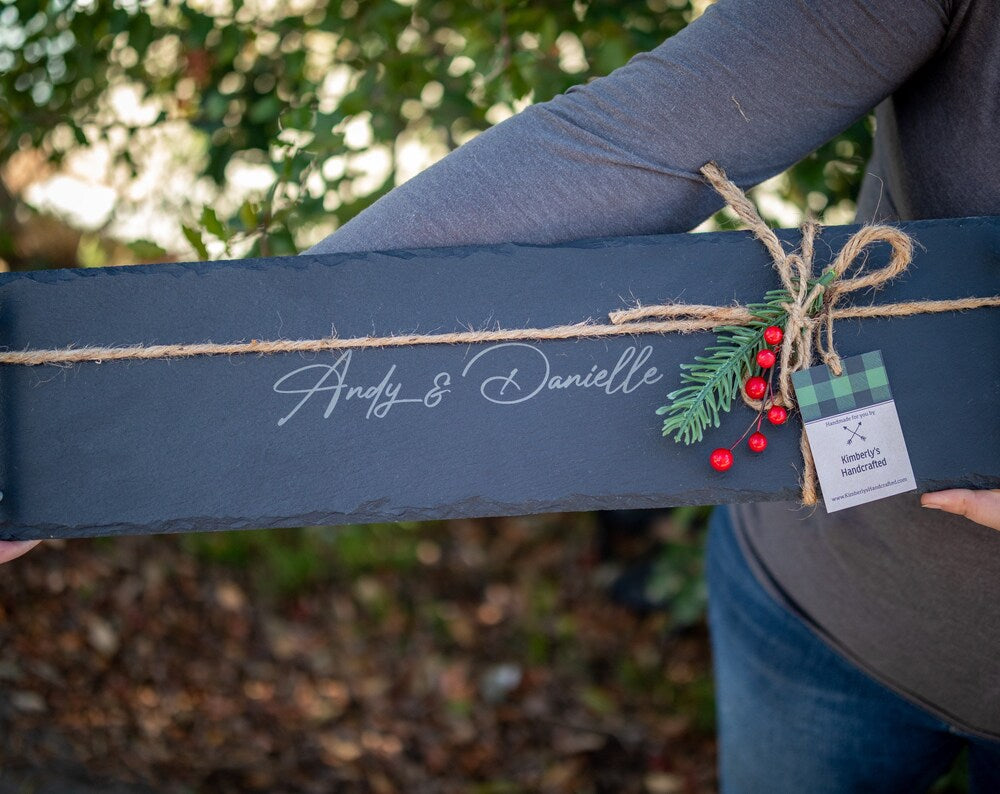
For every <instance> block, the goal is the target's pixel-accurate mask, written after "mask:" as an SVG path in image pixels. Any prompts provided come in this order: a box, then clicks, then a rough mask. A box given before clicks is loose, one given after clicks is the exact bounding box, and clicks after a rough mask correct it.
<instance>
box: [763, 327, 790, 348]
mask: <svg viewBox="0 0 1000 794" xmlns="http://www.w3.org/2000/svg"><path fill="white" fill-rule="evenodd" d="M784 336H785V332H784V331H782V330H781V329H780V328H779V327H778V326H776V325H769V326H767V328H765V329H764V341H765V342H767V343H768V344H769V345H780V344H781V340H782V338H783V337H784Z"/></svg>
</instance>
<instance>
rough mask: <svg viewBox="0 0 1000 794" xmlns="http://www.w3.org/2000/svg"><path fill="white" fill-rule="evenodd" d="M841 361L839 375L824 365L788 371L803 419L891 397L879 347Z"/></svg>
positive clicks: (818, 417)
mask: <svg viewBox="0 0 1000 794" xmlns="http://www.w3.org/2000/svg"><path fill="white" fill-rule="evenodd" d="M842 364H843V368H844V369H843V374H841V375H837V376H835V375H833V374H832V373H831V372H830V370H829V369H828V368H827V366H826V365H825V364H821V365H820V366H818V367H812V368H811V369H806V370H802V371H801V372H795V373H793V374H792V385H793V386H794V387H795V398H796V400H797V401H798V403H799V411H800V412H801V413H802V420H803V421H804V422H813V421H815V420H817V419H824V418H826V417H829V416H835V415H836V414H842V413H844V412H845V411H852V410H854V409H856V408H864V407H865V406H868V405H875V404H876V403H882V402H886V401H887V400H891V399H892V392H891V391H890V390H889V378H888V377H887V376H886V373H885V364H884V363H883V362H882V351H881V350H873V351H872V352H871V353H863V354H861V355H860V356H851V357H850V358H845V359H844V360H843V362H842Z"/></svg>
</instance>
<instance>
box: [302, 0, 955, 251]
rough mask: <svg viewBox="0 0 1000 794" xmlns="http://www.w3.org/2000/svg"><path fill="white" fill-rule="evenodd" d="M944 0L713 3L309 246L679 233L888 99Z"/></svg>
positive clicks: (935, 40)
mask: <svg viewBox="0 0 1000 794" xmlns="http://www.w3.org/2000/svg"><path fill="white" fill-rule="evenodd" d="M946 5H948V4H947V3H946V0H906V1H905V2H904V1H903V0H868V1H867V2H865V1H864V0H720V2H718V3H717V4H715V5H714V6H711V7H710V8H709V9H708V10H707V11H706V12H705V14H704V15H703V16H702V17H701V18H700V19H698V20H696V21H695V22H693V23H692V24H691V25H689V26H688V27H687V28H685V29H684V30H682V31H681V32H680V33H678V34H677V35H676V36H673V37H672V38H670V39H668V40H667V41H666V42H665V43H664V44H662V45H661V46H659V47H657V48H656V49H655V50H653V51H651V52H648V53H643V54H641V55H638V56H636V57H635V58H633V59H632V60H631V61H630V62H629V63H628V64H627V65H626V66H624V67H622V68H621V69H618V70H616V71H615V72H613V73H612V74H611V75H609V76H608V77H605V78H601V79H598V80H595V81H593V82H591V83H589V84H587V85H583V86H578V87H576V88H573V89H570V90H569V91H568V92H567V93H565V94H563V95H561V96H558V97H556V98H555V99H553V100H552V101H550V102H545V103H542V104H538V105H535V106H532V107H529V108H528V109H526V110H525V111H523V112H522V113H520V114H518V115H517V116H514V117H513V118H511V119H509V120H507V121H505V122H503V123H501V124H499V125H497V126H496V127H493V128H491V129H490V130H487V131H486V132H484V133H483V134H481V135H480V136H478V137H477V138H475V139H474V140H472V141H470V142H469V143H467V144H465V145H464V146H462V147H460V148H459V149H457V150H456V151H455V152H453V153H451V154H450V155H449V156H447V157H445V158H444V159H443V160H442V161H440V162H438V163H437V164H435V165H434V166H432V167H431V168H429V169H428V170H426V171H424V172H423V173H421V174H419V175H417V176H416V177H414V178H413V179H412V180H410V181H409V182H407V183H406V184H404V185H402V186H401V187H399V188H397V189H396V190H394V191H392V192H391V193H389V194H388V195H387V196H385V197H383V198H382V199H381V200H379V201H378V202H376V203H375V204H374V205H372V206H371V207H370V208H368V209H367V210H366V211H365V212H363V213H361V214H360V215H359V216H358V217H356V218H354V219H353V220H351V221H350V222H348V223H347V224H345V225H344V226H343V227H342V228H341V229H339V230H338V231H337V232H335V233H334V234H333V235H331V236H330V237H328V238H327V239H326V240H324V241H322V242H321V243H319V244H318V245H317V246H315V247H314V248H313V249H312V250H311V251H310V253H321V252H334V251H361V250H368V251H370V250H385V249H391V248H402V247H425V246H446V245H459V244H469V243H501V242H529V243H552V242H559V241H565V240H570V239H581V238H587V237H599V236H615V235H630V234H648V233H661V232H679V231H686V230H688V229H690V228H692V227H693V226H695V225H696V224H697V223H699V222H700V221H701V220H703V219H704V218H706V217H707V216H709V215H710V214H711V213H712V212H714V211H715V210H717V209H718V208H719V207H720V206H721V202H720V200H719V199H718V198H717V197H716V195H715V194H714V193H713V192H712V191H711V190H710V189H709V188H707V187H706V186H705V184H704V183H703V181H702V179H701V177H700V175H699V173H698V169H699V168H700V167H701V166H702V165H703V164H704V163H706V162H707V161H709V160H715V161H716V162H718V163H719V164H720V165H722V166H723V167H724V168H725V169H726V171H727V173H728V174H729V176H730V178H732V179H733V180H734V181H735V182H736V183H737V184H739V185H740V186H741V187H744V188H746V187H749V186H751V185H753V184H756V183H759V182H761V181H763V180H765V179H767V178H768V177H770V176H772V175H774V174H777V173H779V172H781V171H782V170H784V169H785V168H787V167H788V166H790V165H792V164H793V163H795V162H796V161H797V160H799V159H801V158H802V157H803V156H805V155H806V154H808V153H809V152H810V151H812V150H813V149H815V148H816V147H817V146H819V145H820V144H822V143H823V142H825V141H826V140H828V139H829V138H831V137H832V136H834V135H835V134H837V133H838V132H840V131H842V130H843V129H845V128H846V127H848V126H849V125H850V124H851V123H853V122H854V121H855V120H856V119H857V118H859V117H860V116H862V115H864V114H865V113H866V112H868V111H869V110H870V109H871V108H872V107H874V106H875V105H876V104H877V103H878V102H880V101H881V100H882V99H884V98H885V97H887V96H888V95H889V94H891V93H892V92H893V91H894V90H895V89H896V88H897V87H899V86H900V85H901V84H902V83H903V82H905V81H906V79H907V78H908V77H909V76H911V75H912V74H913V73H914V72H915V71H916V70H917V69H918V68H919V67H920V66H921V65H922V64H924V63H925V62H926V61H927V60H928V59H929V58H930V57H931V56H932V55H933V54H934V53H935V51H936V50H937V49H938V47H939V46H940V45H941V43H942V41H943V40H944V37H945V34H946V31H947V27H948V21H949V20H948V16H947V13H946V11H945V6H946Z"/></svg>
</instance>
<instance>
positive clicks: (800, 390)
mask: <svg viewBox="0 0 1000 794" xmlns="http://www.w3.org/2000/svg"><path fill="white" fill-rule="evenodd" d="M792 385H793V386H794V387H795V397H796V399H797V401H798V404H799V410H800V411H801V413H802V421H803V422H804V423H805V429H806V436H807V437H808V439H809V446H810V448H811V449H812V453H813V458H814V459H815V461H816V474H817V475H818V476H819V484H820V488H821V489H822V491H823V500H824V502H825V503H826V510H827V512H829V513H832V512H834V511H836V510H843V509H844V508H847V507H854V506H855V505H860V504H864V503H865V502H874V501H875V500H876V499H884V498H885V497H887V496H894V495H895V494H899V493H904V492H905V491H912V490H914V489H915V488H916V487H917V486H916V482H915V481H914V479H913V468H912V467H911V466H910V456H909V454H907V451H906V441H905V440H904V439H903V430H902V428H901V427H900V425H899V416H898V414H897V413H896V403H895V401H894V400H893V399H892V391H891V390H890V388H889V378H888V376H887V375H886V371H885V364H884V362H883V361H882V351H881V350H874V351H872V352H871V353H863V354H862V355H860V356H852V357H850V358H845V359H844V360H843V373H842V374H841V375H839V376H835V375H833V374H832V373H831V372H830V370H829V369H828V368H827V366H826V365H825V364H822V365H820V366H818V367H812V368H811V369H807V370H802V371H800V372H796V373H794V374H793V375H792Z"/></svg>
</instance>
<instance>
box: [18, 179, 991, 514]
mask: <svg viewBox="0 0 1000 794" xmlns="http://www.w3.org/2000/svg"><path fill="white" fill-rule="evenodd" d="M701 172H702V174H703V175H704V177H705V178H706V179H707V180H708V182H709V184H711V185H712V187H713V188H715V190H716V191H717V192H718V193H719V195H720V196H721V197H722V198H723V199H724V200H725V202H726V204H727V205H728V206H729V207H730V209H732V210H733V211H734V212H735V213H736V215H737V217H739V218H740V220H742V221H743V223H744V224H746V226H747V228H748V229H749V230H750V231H751V232H752V233H753V235H754V237H756V238H757V239H758V240H759V241H760V242H761V243H762V244H763V245H764V247H765V248H766V249H767V251H768V253H769V254H770V255H771V259H772V262H773V265H774V268H775V270H776V271H777V272H778V275H779V277H780V279H781V283H782V285H783V287H784V288H785V290H786V291H787V292H788V294H789V296H790V299H789V300H788V301H787V302H785V303H783V304H782V308H783V309H784V310H785V312H786V313H787V320H786V322H785V328H784V337H783V340H782V345H781V351H780V365H781V366H780V371H779V377H778V389H777V397H778V399H780V400H781V402H782V404H783V405H785V406H786V407H789V408H790V407H792V406H794V404H795V402H794V393H793V390H792V384H791V378H792V373H794V372H796V371H798V370H801V369H806V368H808V367H810V366H812V360H813V352H814V350H815V351H816V353H817V354H818V355H819V358H820V360H821V361H823V362H824V363H825V364H826V365H827V366H828V367H829V368H830V370H831V372H833V373H834V374H835V375H839V374H841V372H842V367H841V360H840V356H839V355H838V354H837V351H836V348H835V347H834V343H833V326H834V320H836V319H844V318H875V317H907V316H911V315H915V314H932V313H940V312H953V311H964V310H968V309H981V308H986V307H1000V295H991V296H987V297H969V298H957V299H950V300H922V301H908V302H904V303H892V304H884V305H877V306H876V305H869V306H844V307H838V303H839V302H840V300H841V299H842V298H843V297H845V296H846V295H849V294H850V293H852V292H857V291H860V290H865V289H872V290H877V289H880V288H882V287H883V286H885V285H886V284H887V283H888V282H889V281H891V280H892V279H894V278H896V277H897V276H898V275H900V274H901V273H902V272H903V271H905V270H906V268H907V267H909V264H910V261H911V259H912V256H913V242H912V240H911V239H910V237H909V236H908V235H907V234H906V233H905V232H903V231H901V230H899V229H896V228H893V227H891V226H884V225H868V226H863V227H862V228H861V229H859V230H858V231H857V232H855V233H854V234H853V235H852V236H851V237H850V238H849V239H848V240H847V242H846V243H845V244H844V246H843V247H842V248H841V250H840V252H839V253H838V254H837V257H836V258H835V260H834V262H833V264H831V265H830V266H829V267H828V268H827V269H826V270H824V271H823V273H821V274H820V275H819V276H818V277H814V276H813V272H812V271H813V253H814V249H815V240H816V236H817V235H818V233H819V229H820V226H819V224H818V223H816V221H814V220H812V219H809V220H807V221H806V222H805V223H803V225H802V227H801V232H802V239H801V242H800V244H799V247H798V250H796V251H790V252H789V251H786V250H785V247H784V246H783V245H782V243H781V241H780V240H779V239H778V236H777V235H776V234H775V233H774V231H773V230H772V229H771V228H770V227H769V226H768V225H767V223H766V222H765V221H764V219H763V218H761V216H760V214H759V213H758V212H757V209H756V207H755V206H754V204H753V202H751V201H750V199H749V198H748V197H747V195H746V194H745V193H744V192H743V191H742V190H741V189H740V188H739V187H737V186H736V185H735V184H733V182H731V181H730V180H729V179H728V177H726V174H725V172H724V171H723V170H722V169H721V168H720V167H719V166H718V165H716V164H715V163H707V164H706V165H705V166H704V167H703V168H702V169H701ZM877 243H888V244H889V245H890V246H891V247H892V254H891V256H890V259H889V264H887V265H886V266H885V267H882V268H878V269H877V270H874V271H871V272H866V270H865V264H866V262H865V258H864V257H865V254H866V251H867V249H868V248H869V247H870V246H872V245H875V244H877ZM858 260H861V261H860V262H859V263H858V265H857V267H856V268H855V274H854V275H852V276H847V275H846V274H847V272H848V270H849V269H850V268H851V267H852V266H854V265H855V263H856V262H858ZM753 319H754V316H753V314H751V312H750V311H749V310H748V309H746V308H745V307H742V306H737V305H731V306H708V305H701V304H680V303H664V304H659V305H655V306H641V305H637V306H635V307H633V308H629V309H620V310H617V311H613V312H611V313H610V314H609V315H608V321H607V322H604V323H595V322H591V321H589V320H588V321H584V322H578V323H573V324H568V325H556V326H551V327H547V328H497V329H494V330H478V331H477V330H469V331H458V332H448V333H432V334H393V335H387V336H374V335H370V336H359V337H348V338H341V337H337V336H330V337H325V338H321V339H277V340H259V339H251V340H249V341H246V340H243V341H238V342H226V343H215V342H202V343H194V344H189V343H183V344H162V345H143V344H138V345H127V346H118V347H112V346H107V347H105V346H88V347H63V348H54V349H27V350H0V364H7V365H16V366H38V365H43V364H47V365H55V366H72V365H74V364H80V363H88V362H89V363H97V364H100V363H102V362H106V361H148V360H165V359H176V358H190V357H195V356H219V355H227V356H233V355H248V354H255V355H274V354H279V353H313V352H326V351H338V350H360V349H369V348H391V347H411V346H415V345H457V344H483V343H494V342H513V341H527V342H540V341H550V340H561V339H599V338H608V337H616V336H637V335H643V334H668V333H691V332H695V331H710V330H714V329H717V328H718V327H719V326H724V325H746V324H748V323H750V322H751V321H752V320H753ZM744 399H746V400H747V402H748V404H749V405H751V407H753V408H755V409H757V410H760V409H761V408H762V407H763V404H762V403H761V402H760V401H752V400H749V398H746V397H745V396H744ZM800 447H801V450H802V457H803V460H804V461H805V467H804V469H803V473H802V501H803V503H804V504H807V505H810V504H815V503H816V493H817V486H816V469H815V463H814V461H813V457H812V453H811V450H810V449H809V443H808V441H807V439H806V435H805V431H804V430H803V432H802V435H801V440H800Z"/></svg>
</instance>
